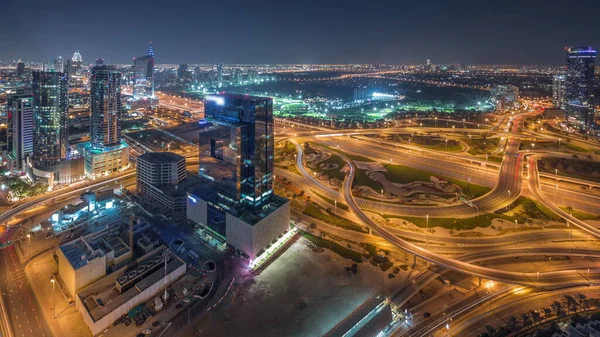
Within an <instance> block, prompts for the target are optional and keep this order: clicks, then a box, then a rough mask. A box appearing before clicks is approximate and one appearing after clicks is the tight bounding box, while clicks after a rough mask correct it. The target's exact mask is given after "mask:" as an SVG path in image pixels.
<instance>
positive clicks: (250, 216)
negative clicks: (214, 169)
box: [188, 179, 289, 226]
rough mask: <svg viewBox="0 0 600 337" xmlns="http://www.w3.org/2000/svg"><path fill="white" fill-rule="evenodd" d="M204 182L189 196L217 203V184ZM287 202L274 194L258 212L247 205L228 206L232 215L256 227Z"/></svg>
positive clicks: (203, 180)
mask: <svg viewBox="0 0 600 337" xmlns="http://www.w3.org/2000/svg"><path fill="white" fill-rule="evenodd" d="M202 182H203V183H201V185H196V186H195V188H194V189H192V190H190V191H189V193H188V194H189V195H191V196H192V198H196V197H197V198H199V199H201V200H205V201H211V202H213V203H217V202H218V201H217V194H218V190H217V189H216V188H215V187H216V186H215V185H216V184H214V183H210V182H206V180H205V179H202ZM287 202H289V200H288V199H286V198H284V197H282V196H279V195H276V194H274V193H273V195H272V199H271V202H269V203H268V204H266V205H264V206H263V207H262V208H261V209H259V210H256V211H254V210H252V209H251V208H248V207H247V206H246V205H240V206H238V207H235V205H228V206H231V208H230V212H229V213H230V214H232V215H233V216H235V217H237V218H239V219H241V220H243V221H244V222H246V223H247V224H249V225H252V226H254V225H256V224H257V223H258V222H260V221H261V220H263V219H264V218H266V217H268V216H269V215H270V214H271V213H273V212H275V211H276V210H277V209H279V208H280V207H281V206H283V205H284V204H285V203H287Z"/></svg>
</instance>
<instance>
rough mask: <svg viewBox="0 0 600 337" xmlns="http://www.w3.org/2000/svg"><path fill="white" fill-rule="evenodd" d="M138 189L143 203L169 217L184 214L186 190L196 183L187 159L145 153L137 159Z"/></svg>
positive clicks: (165, 154) (166, 154)
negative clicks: (189, 171)
mask: <svg viewBox="0 0 600 337" xmlns="http://www.w3.org/2000/svg"><path fill="white" fill-rule="evenodd" d="M136 171H137V189H138V193H139V195H140V197H141V198H142V200H143V201H144V202H147V203H149V204H153V206H155V207H159V208H164V210H165V212H166V213H168V214H175V213H181V214H185V207H186V197H187V191H188V190H189V189H190V188H192V187H193V186H194V185H195V183H196V180H197V179H196V177H195V176H188V175H187V172H186V167H185V158H184V157H182V156H180V155H178V154H175V153H171V152H152V153H144V154H143V155H141V156H139V157H138V159H137V166H136Z"/></svg>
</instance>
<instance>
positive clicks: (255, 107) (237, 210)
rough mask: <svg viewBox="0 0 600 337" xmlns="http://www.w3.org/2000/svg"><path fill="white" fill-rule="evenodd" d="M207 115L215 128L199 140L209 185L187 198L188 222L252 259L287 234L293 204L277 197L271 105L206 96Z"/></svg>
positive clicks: (202, 173)
mask: <svg viewBox="0 0 600 337" xmlns="http://www.w3.org/2000/svg"><path fill="white" fill-rule="evenodd" d="M204 114H205V117H206V119H207V120H210V121H212V122H213V123H215V124H217V128H215V129H214V132H213V133H211V135H210V136H203V135H200V144H199V145H200V148H201V150H200V165H199V166H200V170H199V174H200V176H201V177H202V178H204V179H203V180H204V181H205V183H206V185H205V186H201V187H200V188H198V190H197V191H194V192H190V193H189V197H188V204H187V216H188V219H190V220H191V221H193V222H196V223H198V224H200V225H202V226H204V227H205V228H207V229H208V230H209V231H211V232H214V233H217V235H220V236H222V237H226V241H227V243H228V244H229V245H231V246H234V247H236V249H239V250H240V251H242V252H244V253H245V254H247V255H248V256H249V257H250V259H254V258H255V257H256V256H257V254H258V252H260V251H261V250H262V249H264V247H266V245H267V244H269V243H270V242H272V241H273V240H274V239H275V238H277V236H278V235H281V234H282V233H283V232H285V231H286V230H288V229H289V201H288V200H287V199H285V198H281V197H279V196H276V195H275V194H274V192H273V180H274V176H273V173H274V171H273V169H274V167H273V160H274V158H273V149H274V133H273V124H274V122H273V99H272V98H268V97H256V96H248V95H236V94H225V95H208V96H206V97H205V101H204ZM208 137H210V138H208Z"/></svg>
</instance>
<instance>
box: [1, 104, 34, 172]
mask: <svg viewBox="0 0 600 337" xmlns="http://www.w3.org/2000/svg"><path fill="white" fill-rule="evenodd" d="M7 116H8V122H9V124H10V125H8V131H9V132H8V133H7V135H8V139H7V144H8V151H7V152H8V154H9V156H10V159H11V162H12V164H13V165H11V168H12V169H13V170H18V171H23V170H24V169H25V161H26V159H27V157H28V156H30V155H31V154H32V153H33V96H32V95H31V94H20V95H19V94H18V95H13V96H9V97H8V100H7Z"/></svg>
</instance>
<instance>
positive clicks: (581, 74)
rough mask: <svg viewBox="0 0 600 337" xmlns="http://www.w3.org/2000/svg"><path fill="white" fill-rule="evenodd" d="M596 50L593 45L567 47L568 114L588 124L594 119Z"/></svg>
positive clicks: (566, 95) (566, 91)
mask: <svg viewBox="0 0 600 337" xmlns="http://www.w3.org/2000/svg"><path fill="white" fill-rule="evenodd" d="M596 53H597V52H596V50H594V49H593V48H592V47H570V48H567V49H566V62H567V73H566V85H565V101H566V108H567V109H566V110H567V114H568V115H569V116H570V117H573V118H575V119H577V120H579V121H580V122H581V123H583V124H585V125H586V126H591V125H592V124H593V121H594V109H593V107H592V99H593V90H594V88H593V85H594V70H595V62H596Z"/></svg>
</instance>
